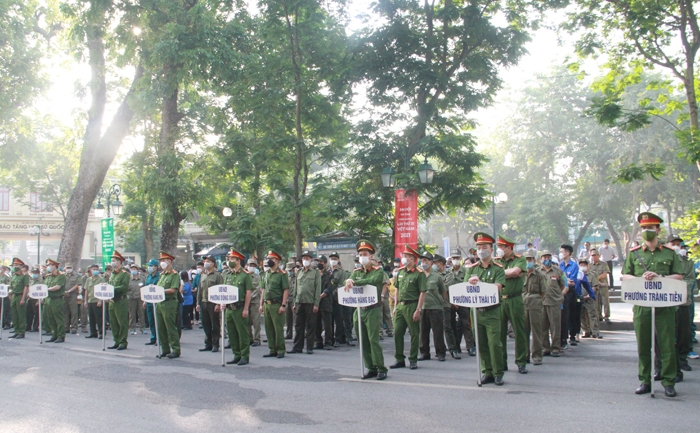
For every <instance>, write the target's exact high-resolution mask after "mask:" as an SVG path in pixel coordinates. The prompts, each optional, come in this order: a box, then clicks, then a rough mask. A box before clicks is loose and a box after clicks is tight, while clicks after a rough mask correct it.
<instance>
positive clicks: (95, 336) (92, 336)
mask: <svg viewBox="0 0 700 433" xmlns="http://www.w3.org/2000/svg"><path fill="white" fill-rule="evenodd" d="M85 338H97V335H88V336H86V337H85Z"/></svg>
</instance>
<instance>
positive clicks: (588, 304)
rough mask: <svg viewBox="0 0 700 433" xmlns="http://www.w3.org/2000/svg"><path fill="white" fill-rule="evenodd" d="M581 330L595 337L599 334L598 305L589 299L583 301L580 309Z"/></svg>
mask: <svg viewBox="0 0 700 433" xmlns="http://www.w3.org/2000/svg"><path fill="white" fill-rule="evenodd" d="M581 329H583V332H585V333H586V334H591V335H594V336H597V335H598V334H599V333H600V328H599V327H598V303H597V301H594V300H593V299H591V298H586V299H584V300H583V308H582V309H581Z"/></svg>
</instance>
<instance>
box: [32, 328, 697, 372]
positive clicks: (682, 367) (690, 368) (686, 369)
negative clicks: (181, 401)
mask: <svg viewBox="0 0 700 433" xmlns="http://www.w3.org/2000/svg"><path fill="white" fill-rule="evenodd" d="M22 337H24V335H22ZM681 370H683V371H692V370H693V367H691V366H690V365H689V364H688V363H687V362H686V363H685V364H681Z"/></svg>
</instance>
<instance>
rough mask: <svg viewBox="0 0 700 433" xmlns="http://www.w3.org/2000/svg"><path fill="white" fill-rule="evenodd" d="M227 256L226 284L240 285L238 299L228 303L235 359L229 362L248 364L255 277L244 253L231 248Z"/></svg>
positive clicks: (226, 313) (230, 335)
mask: <svg viewBox="0 0 700 433" xmlns="http://www.w3.org/2000/svg"><path fill="white" fill-rule="evenodd" d="M227 258H228V268H229V273H228V275H226V278H225V279H224V284H227V285H231V286H235V287H238V301H237V302H234V303H232V304H228V305H226V312H225V315H226V329H228V339H229V341H230V342H231V351H233V359H232V360H231V361H228V362H227V364H236V365H246V364H248V361H249V359H250V335H249V334H248V309H249V308H250V299H251V296H252V291H253V278H252V277H251V275H250V272H248V271H247V270H246V269H244V268H243V262H244V261H245V256H243V254H241V253H240V252H239V251H237V250H236V249H235V248H231V251H229V253H228V256H227Z"/></svg>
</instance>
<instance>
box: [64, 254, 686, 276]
mask: <svg viewBox="0 0 700 433" xmlns="http://www.w3.org/2000/svg"><path fill="white" fill-rule="evenodd" d="M679 249H680V247H679ZM66 273H67V274H72V273H73V268H66Z"/></svg>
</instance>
